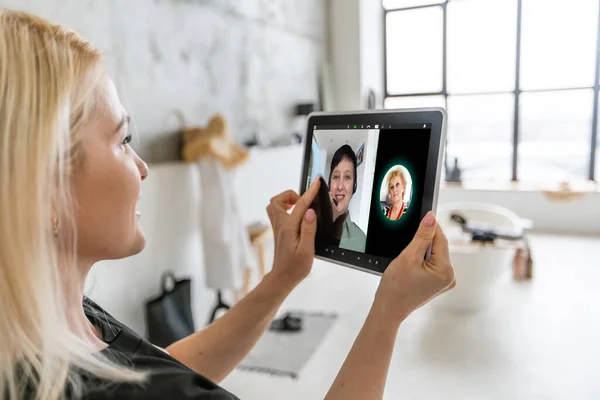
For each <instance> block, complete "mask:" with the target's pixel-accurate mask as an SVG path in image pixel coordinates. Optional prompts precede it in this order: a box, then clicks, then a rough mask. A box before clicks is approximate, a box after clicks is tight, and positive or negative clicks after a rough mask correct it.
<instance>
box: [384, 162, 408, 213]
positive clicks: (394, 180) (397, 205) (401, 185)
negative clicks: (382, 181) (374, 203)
mask: <svg viewBox="0 0 600 400" xmlns="http://www.w3.org/2000/svg"><path fill="white" fill-rule="evenodd" d="M387 188H388V196H389V199H390V200H389V201H390V203H392V205H391V206H387V207H385V208H384V209H383V213H384V214H385V216H386V217H387V218H388V219H391V220H394V221H395V220H398V219H400V217H401V216H403V215H404V213H405V212H406V207H405V204H404V192H405V190H406V178H405V177H404V174H403V173H402V170H401V169H400V168H395V169H394V170H392V172H390V174H389V175H388V178H387Z"/></svg>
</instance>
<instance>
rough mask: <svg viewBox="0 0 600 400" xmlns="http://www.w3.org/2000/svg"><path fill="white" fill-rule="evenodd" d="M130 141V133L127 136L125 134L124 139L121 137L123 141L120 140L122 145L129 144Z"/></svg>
mask: <svg viewBox="0 0 600 400" xmlns="http://www.w3.org/2000/svg"><path fill="white" fill-rule="evenodd" d="M130 142H131V134H128V135H127V136H125V139H123V142H121V144H122V145H126V144H129V143H130Z"/></svg>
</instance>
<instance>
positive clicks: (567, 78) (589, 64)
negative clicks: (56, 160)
mask: <svg viewBox="0 0 600 400" xmlns="http://www.w3.org/2000/svg"><path fill="white" fill-rule="evenodd" d="M522 23H523V24H522V39H521V40H522V42H521V74H522V75H521V88H522V89H523V90H531V89H558V88H569V87H582V86H593V84H594V69H595V63H596V36H597V23H598V1H597V0H577V1H568V2H567V1H564V0H523V19H522Z"/></svg>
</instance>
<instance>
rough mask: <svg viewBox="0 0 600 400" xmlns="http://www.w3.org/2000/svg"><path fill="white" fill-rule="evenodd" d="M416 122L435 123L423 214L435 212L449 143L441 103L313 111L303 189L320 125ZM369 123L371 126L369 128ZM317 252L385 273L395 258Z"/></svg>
mask: <svg viewBox="0 0 600 400" xmlns="http://www.w3.org/2000/svg"><path fill="white" fill-rule="evenodd" d="M412 124H414V125H415V126H416V125H420V124H431V138H430V141H429V151H428V156H427V167H426V172H425V183H424V192H423V203H422V208H421V210H420V217H421V218H423V217H424V216H425V214H427V212H428V211H430V210H433V211H434V213H435V211H436V210H437V204H438V195H439V188H440V183H441V182H440V179H441V172H442V165H443V159H444V157H443V155H444V148H445V143H446V125H447V113H446V110H445V109H444V108H441V107H432V108H413V109H401V110H398V109H391V110H368V111H353V112H313V113H311V114H310V115H309V116H308V117H307V122H306V138H305V140H304V153H303V163H302V171H301V177H300V193H301V194H302V193H304V192H305V191H306V189H307V183H308V180H309V176H308V170H309V161H310V152H311V149H312V138H313V135H314V130H315V127H316V128H317V129H318V127H319V125H325V126H341V128H340V129H347V128H343V126H349V127H352V126H354V125H361V126H363V127H364V128H362V129H375V128H374V127H375V125H379V126H381V125H383V126H388V125H412ZM367 126H369V128H366V127H367ZM371 127H373V128H371ZM349 129H352V128H349ZM384 129H385V128H384ZM330 250H331V252H330ZM430 251H431V250H429V251H428V253H427V258H428V257H429V255H430ZM315 252H316V254H315V257H316V258H318V259H321V260H325V261H329V262H332V263H335V264H338V265H342V266H345V267H349V268H352V269H357V270H360V271H363V272H368V273H371V274H375V275H382V274H383V272H384V271H385V269H386V268H387V266H388V265H389V263H390V262H391V261H392V260H391V259H389V258H387V257H378V256H375V255H369V254H366V253H358V252H354V251H351V250H346V249H342V248H334V249H329V248H327V249H320V248H315Z"/></svg>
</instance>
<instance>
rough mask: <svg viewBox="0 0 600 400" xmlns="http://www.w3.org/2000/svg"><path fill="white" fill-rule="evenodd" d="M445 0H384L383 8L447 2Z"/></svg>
mask: <svg viewBox="0 0 600 400" xmlns="http://www.w3.org/2000/svg"><path fill="white" fill-rule="evenodd" d="M445 2H446V1H445V0H383V8H387V9H390V8H406V7H417V6H426V5H429V4H440V3H445Z"/></svg>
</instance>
